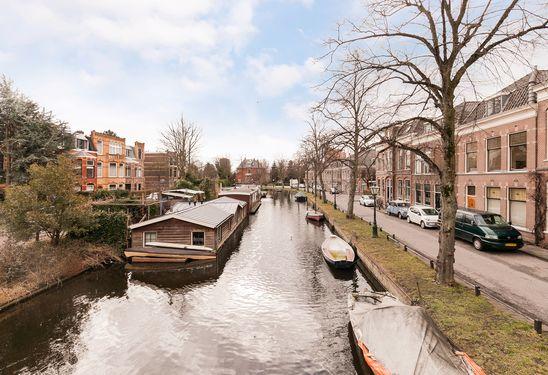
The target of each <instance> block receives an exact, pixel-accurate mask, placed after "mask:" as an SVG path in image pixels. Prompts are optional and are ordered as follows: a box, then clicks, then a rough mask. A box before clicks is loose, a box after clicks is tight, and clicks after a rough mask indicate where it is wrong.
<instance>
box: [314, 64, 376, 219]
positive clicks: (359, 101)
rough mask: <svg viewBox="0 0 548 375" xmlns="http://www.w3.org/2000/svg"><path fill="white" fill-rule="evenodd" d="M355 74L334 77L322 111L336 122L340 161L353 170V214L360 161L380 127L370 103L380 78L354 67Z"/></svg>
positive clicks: (350, 199) (349, 213)
mask: <svg viewBox="0 0 548 375" xmlns="http://www.w3.org/2000/svg"><path fill="white" fill-rule="evenodd" d="M351 71H352V72H353V73H352V74H346V73H345V70H344V66H343V70H342V72H343V73H341V72H336V73H335V74H334V76H333V77H332V79H331V81H332V82H333V84H332V86H331V87H330V88H329V90H328V95H327V97H326V98H325V100H324V101H323V102H322V103H321V104H320V106H319V110H320V111H321V113H322V114H323V116H325V118H326V119H327V120H329V121H330V122H332V123H334V124H335V125H336V126H335V128H336V129H335V130H334V138H333V145H334V147H336V148H337V149H338V150H340V151H341V152H339V153H338V155H339V157H338V160H339V161H340V162H342V163H343V164H344V165H346V166H347V167H348V168H349V169H350V184H349V191H348V206H347V211H346V216H347V217H348V218H353V217H354V198H355V196H356V183H357V181H358V178H359V177H360V162H361V161H362V160H363V156H364V155H365V153H366V152H367V151H368V150H369V149H370V148H371V147H372V142H373V141H374V139H375V137H376V134H377V132H378V129H377V121H376V120H377V118H376V117H375V116H374V115H373V114H372V111H371V109H372V107H371V105H370V104H371V103H372V101H373V99H374V98H376V89H377V78H376V77H375V76H374V75H373V74H368V73H363V72H361V71H359V70H358V69H355V68H352V69H351Z"/></svg>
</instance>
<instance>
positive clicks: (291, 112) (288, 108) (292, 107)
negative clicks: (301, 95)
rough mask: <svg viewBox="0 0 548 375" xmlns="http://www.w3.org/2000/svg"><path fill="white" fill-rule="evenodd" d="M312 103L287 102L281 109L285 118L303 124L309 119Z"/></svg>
mask: <svg viewBox="0 0 548 375" xmlns="http://www.w3.org/2000/svg"><path fill="white" fill-rule="evenodd" d="M313 105H314V102H304V103H295V102H287V103H285V104H284V106H283V107H282V110H283V112H284V114H285V116H286V117H287V118H288V119H290V120H293V121H295V122H299V123H304V122H305V121H306V120H308V119H309V117H310V108H312V106H313Z"/></svg>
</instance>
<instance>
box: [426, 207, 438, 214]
mask: <svg viewBox="0 0 548 375" xmlns="http://www.w3.org/2000/svg"><path fill="white" fill-rule="evenodd" d="M422 212H423V213H424V214H425V215H437V214H438V211H436V210H434V209H433V208H423V209H422Z"/></svg>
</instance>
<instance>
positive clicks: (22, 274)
mask: <svg viewBox="0 0 548 375" xmlns="http://www.w3.org/2000/svg"><path fill="white" fill-rule="evenodd" d="M119 254H120V251H119V250H117V249H115V248H114V247H112V246H109V245H99V244H92V243H87V242H84V241H81V240H66V241H63V242H62V243H61V244H60V245H59V246H55V247H54V246H52V245H51V244H50V243H49V242H46V241H38V242H34V241H31V242H27V243H21V242H12V241H10V240H7V239H5V241H4V243H3V245H2V249H1V250H0V312H2V311H4V310H6V309H8V308H10V307H12V306H14V305H16V304H18V303H21V302H23V301H25V300H27V299H29V298H31V297H34V296H36V295H38V294H40V293H42V292H44V291H46V290H48V289H49V288H51V287H55V286H57V285H60V284H62V283H63V282H65V281H67V280H69V279H71V278H73V277H75V276H77V275H80V274H82V273H83V272H86V271H88V270H91V269H94V268H97V267H100V266H102V265H104V264H106V263H108V262H112V261H120V257H119Z"/></svg>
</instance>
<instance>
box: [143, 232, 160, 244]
mask: <svg viewBox="0 0 548 375" xmlns="http://www.w3.org/2000/svg"><path fill="white" fill-rule="evenodd" d="M147 233H156V239H158V231H155V230H148V231H147V230H146V231H144V232H143V247H146V246H147V243H146V237H147ZM153 242H155V241H151V242H149V244H150V243H153Z"/></svg>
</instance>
